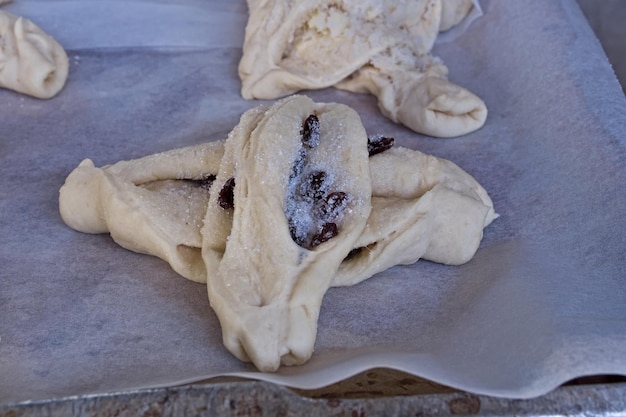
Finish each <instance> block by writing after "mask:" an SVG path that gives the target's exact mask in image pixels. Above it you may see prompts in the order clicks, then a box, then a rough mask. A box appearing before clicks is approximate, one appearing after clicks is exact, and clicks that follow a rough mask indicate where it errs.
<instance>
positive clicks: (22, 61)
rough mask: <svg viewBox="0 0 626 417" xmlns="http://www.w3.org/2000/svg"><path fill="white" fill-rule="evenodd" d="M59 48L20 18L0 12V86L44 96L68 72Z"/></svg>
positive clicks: (55, 90)
mask: <svg viewBox="0 0 626 417" xmlns="http://www.w3.org/2000/svg"><path fill="white" fill-rule="evenodd" d="M68 68H69V64H68V60H67V54H66V53H65V50H64V49H63V47H62V46H61V45H60V44H59V43H58V42H57V41H55V40H54V39H53V38H52V37H50V36H49V35H47V34H46V33H44V31H43V30H41V29H40V28H39V27H38V26H37V25H35V24H34V23H33V22H31V21H30V20H28V19H25V18H23V17H17V16H14V15H12V14H10V13H7V12H3V11H0V87H2V88H7V89H9V90H13V91H17V92H18V93H23V94H28V95H30V96H33V97H37V98H42V99H47V98H51V97H53V96H55V95H56V94H57V93H58V92H59V91H61V89H62V88H63V86H64V85H65V81H66V79H67V74H68Z"/></svg>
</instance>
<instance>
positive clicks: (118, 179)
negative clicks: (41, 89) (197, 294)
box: [59, 142, 224, 282]
mask: <svg viewBox="0 0 626 417" xmlns="http://www.w3.org/2000/svg"><path fill="white" fill-rule="evenodd" d="M223 147H224V144H223V142H211V143H206V144H202V145H197V146H192V147H188V148H182V149H175V150H172V151H168V152H163V153H159V154H155V155H150V156H146V157H144V158H140V159H137V160H133V161H121V162H118V163H116V164H114V165H110V166H106V167H103V168H96V167H95V166H94V164H93V162H92V161H91V160H89V159H86V160H84V161H83V162H81V163H80V165H79V166H78V167H77V168H76V169H74V170H73V171H72V172H71V173H70V175H69V176H68V177H67V179H66V181H65V184H64V185H63V187H61V190H60V193H59V210H60V213H61V217H62V218H63V220H64V221H65V223H66V224H67V225H68V226H70V227H72V228H73V229H76V230H78V231H81V232H84V233H110V234H111V237H112V238H113V240H114V241H115V242H116V243H118V244H119V245H120V246H122V247H124V248H126V249H130V250H133V251H135V252H139V253H146V254H149V255H154V256H158V257H160V258H161V259H163V260H165V261H167V262H168V263H169V264H170V265H171V266H172V268H173V269H174V270H175V271H176V272H178V273H179V274H181V275H182V276H184V277H185V278H188V279H190V280H193V281H197V282H206V268H205V267H204V263H203V261H202V257H201V253H200V247H201V236H200V229H201V227H202V218H203V217H204V213H205V211H206V205H207V203H208V200H209V190H208V187H206V188H205V187H203V186H200V185H199V184H200V180H203V179H205V178H207V176H209V175H211V174H216V173H217V168H218V167H219V161H220V158H221V155H222V153H223ZM194 180H196V181H194Z"/></svg>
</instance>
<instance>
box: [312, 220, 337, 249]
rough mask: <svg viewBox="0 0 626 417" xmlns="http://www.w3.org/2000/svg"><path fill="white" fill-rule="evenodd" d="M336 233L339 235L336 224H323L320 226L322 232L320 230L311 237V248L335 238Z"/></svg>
mask: <svg viewBox="0 0 626 417" xmlns="http://www.w3.org/2000/svg"><path fill="white" fill-rule="evenodd" d="M337 233H339V231H338V230H337V224H335V223H330V222H329V223H324V224H323V225H322V230H320V231H319V233H318V234H316V235H315V236H313V239H311V248H314V247H316V246H319V245H321V244H322V243H324V242H326V241H327V240H330V239H332V238H334V237H335V236H337Z"/></svg>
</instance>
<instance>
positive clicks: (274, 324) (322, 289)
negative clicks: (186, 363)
mask: <svg viewBox="0 0 626 417" xmlns="http://www.w3.org/2000/svg"><path fill="white" fill-rule="evenodd" d="M312 114H315V115H316V116H317V117H318V118H319V124H320V138H319V145H317V146H315V147H313V148H310V149H309V148H307V146H305V145H303V143H302V134H301V130H302V128H303V122H304V121H305V120H306V119H307V117H308V116H309V115H312ZM302 153H305V154H306V155H307V157H306V159H307V161H308V162H307V165H305V166H304V168H302V169H303V174H302V176H303V178H305V177H307V175H308V173H309V171H310V172H314V171H320V170H321V171H324V172H326V173H327V174H328V175H327V177H326V178H327V179H326V182H325V185H324V187H325V188H327V189H328V190H329V191H330V190H334V191H342V192H345V193H346V195H347V206H346V207H345V208H343V209H342V210H341V213H340V214H339V217H338V218H337V220H336V224H337V227H338V234H337V235H336V236H334V237H332V238H330V239H329V240H326V241H325V242H323V243H321V244H319V246H316V247H314V248H304V247H302V246H299V245H298V244H296V242H294V240H293V239H292V234H291V233H290V227H291V226H292V225H293V224H295V227H296V228H298V227H308V225H309V224H311V223H314V221H315V219H314V217H315V215H314V214H312V212H309V211H308V210H307V208H306V207H305V206H304V205H302V206H298V207H295V204H296V203H295V202H294V200H293V199H292V198H291V197H290V190H292V191H293V190H297V189H300V185H298V184H300V183H297V184H296V183H293V182H290V177H292V172H293V170H294V164H296V163H297V162H296V161H298V160H299V159H300V158H301V157H302V156H301V154H302ZM368 159H369V157H368V152H367V135H366V133H365V130H364V128H363V125H362V124H361V120H360V118H359V116H358V115H357V114H356V113H355V112H354V111H353V110H352V109H350V108H349V107H347V106H344V105H340V104H319V103H313V101H311V100H310V99H308V98H306V97H303V96H295V97H289V98H287V99H283V100H281V101H279V102H278V103H276V104H274V105H273V106H272V107H271V108H269V109H268V110H266V111H265V112H263V113H262V114H258V111H255V110H253V111H252V114H250V115H244V117H243V118H242V124H240V125H239V126H238V127H237V128H236V129H235V130H234V131H233V133H232V134H231V135H230V136H229V138H228V139H227V141H226V146H225V154H224V158H223V160H222V165H221V167H220V172H219V174H218V176H217V179H216V180H215V182H214V183H213V187H212V189H211V198H210V201H209V206H208V209H207V214H206V218H205V221H204V222H205V226H204V229H203V231H202V234H203V237H204V240H203V244H202V252H203V256H204V259H205V264H206V266H207V272H208V275H207V277H208V278H207V287H208V295H209V301H210V302H211V307H213V309H214V310H215V312H216V314H217V316H218V318H219V319H220V324H221V326H222V334H223V341H224V344H225V346H226V347H227V348H228V349H229V350H230V351H231V352H232V353H233V354H234V355H235V356H237V357H238V358H239V359H241V360H251V361H252V362H253V363H254V364H255V365H256V366H257V368H259V369H260V370H262V371H275V370H276V369H278V367H279V366H280V365H281V364H284V365H297V364H302V363H304V362H305V361H307V360H308V359H309V358H310V356H311V354H312V353H313V346H314V343H315V338H316V333H317V318H318V314H319V309H320V305H321V302H322V298H323V296H324V294H325V293H326V290H327V289H328V288H329V286H330V282H331V280H332V278H333V276H334V275H335V273H336V271H337V268H338V267H339V264H340V263H341V262H342V260H343V259H344V258H345V257H346V255H347V254H348V253H349V252H350V250H351V249H352V248H353V247H354V243H355V242H356V240H357V238H358V237H359V235H360V234H361V232H362V230H363V228H364V227H365V223H366V221H367V218H368V216H369V212H370V209H371V204H370V196H371V182H370V178H369V165H368ZM230 178H234V179H235V187H234V209H228V210H226V209H224V208H222V207H220V204H219V201H218V198H219V197H218V196H219V190H220V189H221V188H222V186H223V185H224V184H225V183H226V181H227V180H228V179H230ZM296 178H297V176H296ZM292 181H294V180H292ZM291 210H295V214H294V216H295V218H294V223H293V224H290V223H289V222H288V219H287V216H288V214H287V213H290V212H291ZM224 225H226V227H225V229H230V231H229V232H228V237H227V239H226V241H225V242H224V239H223V236H222V235H220V236H216V235H215V233H214V231H215V230H219V229H222V228H224ZM312 227H313V228H314V229H315V226H312ZM315 230H317V229H315ZM296 235H297V234H296Z"/></svg>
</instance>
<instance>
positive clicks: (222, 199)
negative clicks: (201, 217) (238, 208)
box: [217, 178, 235, 210]
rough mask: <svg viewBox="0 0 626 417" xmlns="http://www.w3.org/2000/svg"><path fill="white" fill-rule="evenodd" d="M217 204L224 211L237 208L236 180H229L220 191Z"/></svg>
mask: <svg viewBox="0 0 626 417" xmlns="http://www.w3.org/2000/svg"><path fill="white" fill-rule="evenodd" d="M217 202H218V203H219V205H220V207H221V208H223V209H224V210H229V209H232V208H234V207H235V178H229V179H228V181H226V183H224V186H223V187H222V189H221V190H220V194H219V196H218V198H217Z"/></svg>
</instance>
